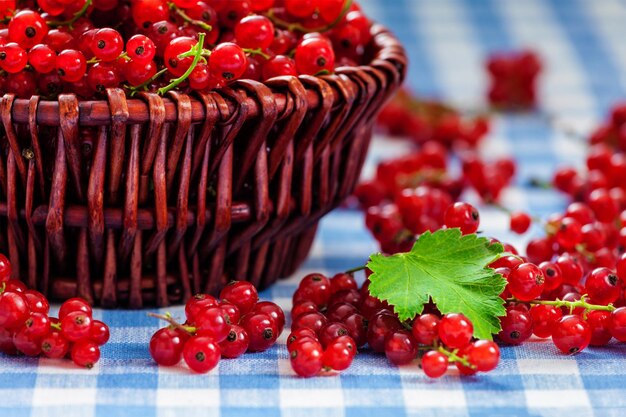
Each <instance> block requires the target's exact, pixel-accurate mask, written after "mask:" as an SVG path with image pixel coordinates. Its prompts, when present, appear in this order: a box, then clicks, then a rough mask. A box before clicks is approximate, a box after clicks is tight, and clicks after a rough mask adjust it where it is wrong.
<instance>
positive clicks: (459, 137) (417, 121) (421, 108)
mask: <svg viewBox="0 0 626 417" xmlns="http://www.w3.org/2000/svg"><path fill="white" fill-rule="evenodd" d="M376 122H377V125H378V127H379V128H381V129H382V130H383V131H384V132H386V133H387V134H389V135H391V136H400V137H408V138H411V140H413V141H414V142H415V143H417V144H422V143H424V142H427V141H435V142H438V143H440V144H442V145H444V146H445V147H448V148H450V147H456V148H475V147H476V145H478V143H480V141H481V139H482V138H483V137H484V136H485V134H486V133H487V132H488V131H489V121H488V120H487V119H486V118H485V117H483V116H479V117H474V118H467V117H462V116H461V115H460V114H459V112H458V111H457V110H455V109H454V108H452V107H450V106H447V105H445V104H444V103H441V102H439V101H431V100H421V99H418V98H416V97H413V96H412V95H411V94H410V93H409V92H408V91H407V90H400V91H399V92H398V93H397V94H396V95H395V96H394V97H393V99H392V100H391V101H390V102H389V103H388V104H387V105H386V106H385V107H384V108H383V110H382V111H381V112H380V114H379V115H378V119H377V121H376Z"/></svg>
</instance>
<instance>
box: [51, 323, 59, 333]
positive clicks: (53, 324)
mask: <svg viewBox="0 0 626 417" xmlns="http://www.w3.org/2000/svg"><path fill="white" fill-rule="evenodd" d="M50 327H51V328H52V329H54V330H56V331H59V332H60V331H61V323H50Z"/></svg>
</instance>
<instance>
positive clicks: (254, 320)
mask: <svg viewBox="0 0 626 417" xmlns="http://www.w3.org/2000/svg"><path fill="white" fill-rule="evenodd" d="M241 327H243V328H244V329H246V332H247V333H248V336H249V338H250V343H249V344H248V350H249V351H250V352H263V351H265V350H267V349H269V348H270V347H271V346H272V345H273V344H274V343H276V339H278V336H279V335H280V333H279V332H278V327H277V326H276V323H275V322H274V320H273V319H272V317H270V316H269V315H268V314H265V313H257V312H251V313H248V314H246V315H245V316H243V317H242V318H241Z"/></svg>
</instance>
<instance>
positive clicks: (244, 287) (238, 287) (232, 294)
mask: <svg viewBox="0 0 626 417" xmlns="http://www.w3.org/2000/svg"><path fill="white" fill-rule="evenodd" d="M220 299H222V300H226V301H228V302H230V303H233V304H234V305H236V306H237V308H238V309H239V312H240V313H241V315H242V316H243V315H245V314H248V313H249V312H250V311H252V309H253V308H254V306H255V305H256V303H257V302H258V301H259V294H258V293H257V291H256V288H254V285H252V284H251V283H249V282H247V281H231V282H230V283H229V284H228V285H227V286H225V287H224V288H223V289H222V291H221V292H220Z"/></svg>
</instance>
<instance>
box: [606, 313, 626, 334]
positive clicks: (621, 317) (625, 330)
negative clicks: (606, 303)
mask: <svg viewBox="0 0 626 417" xmlns="http://www.w3.org/2000/svg"><path fill="white" fill-rule="evenodd" d="M609 330H610V331H611V334H612V335H613V337H614V338H616V339H617V340H619V341H620V342H626V307H619V308H617V309H615V310H613V312H612V313H611V322H610V324H609Z"/></svg>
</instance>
